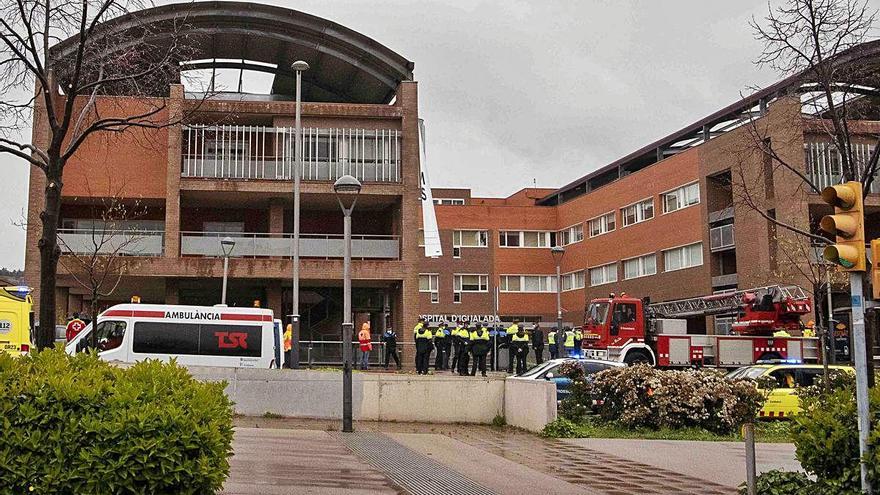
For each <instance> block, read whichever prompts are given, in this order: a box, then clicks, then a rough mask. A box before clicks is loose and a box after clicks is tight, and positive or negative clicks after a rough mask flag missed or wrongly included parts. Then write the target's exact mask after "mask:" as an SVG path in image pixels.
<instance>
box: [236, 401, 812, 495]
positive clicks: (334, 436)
mask: <svg viewBox="0 0 880 495" xmlns="http://www.w3.org/2000/svg"><path fill="white" fill-rule="evenodd" d="M236 424H237V427H236V434H235V441H234V445H233V447H234V450H235V456H234V457H233V459H232V475H231V476H230V479H229V481H228V482H227V484H226V487H225V488H226V491H225V492H224V493H226V494H228V495H232V494H236V495H239V494H240V495H250V494H256V493H266V494H270V495H273V494H281V493H284V494H287V493H307V494H324V493H328V494H329V493H343V494H361V493H411V494H414V495H421V494H426V495H427V494H435V493H443V494H461V495H463V494H467V495H476V494H483V495H490V494H504V495H506V494H512V495H518V494H523V495H526V494H536V493H537V494H542V493H548V494H549V493H553V494H561V495H574V494H597V495H635V494H647V493H651V494H670V495H672V494H675V495H679V494H699V495H721V494H731V495H732V494H735V493H736V489H735V487H736V486H737V485H739V484H740V483H741V482H742V480H743V479H744V478H745V474H744V470H745V468H744V466H745V460H744V454H743V450H742V445H741V444H739V443H734V442H673V441H663V440H644V441H642V440H603V439H571V440H555V439H546V438H541V437H539V436H537V435H534V434H531V433H527V432H524V431H520V430H515V429H512V428H494V427H490V426H480V425H436V424H414V423H373V422H358V423H356V424H355V430H356V432H355V433H354V434H342V433H339V432H338V429H339V426H340V425H339V422H338V421H324V420H302V419H271V418H237V419H236ZM758 461H759V469H760V470H768V469H776V468H782V469H798V468H799V465H798V464H797V461H796V460H795V459H794V454H793V446H791V445H789V444H759V446H758Z"/></svg>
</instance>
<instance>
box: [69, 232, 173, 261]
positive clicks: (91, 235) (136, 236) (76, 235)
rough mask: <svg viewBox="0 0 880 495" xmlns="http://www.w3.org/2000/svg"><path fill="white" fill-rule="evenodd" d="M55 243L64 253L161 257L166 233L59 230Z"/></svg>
mask: <svg viewBox="0 0 880 495" xmlns="http://www.w3.org/2000/svg"><path fill="white" fill-rule="evenodd" d="M58 242H59V244H60V247H61V251H62V252H63V253H65V254H79V255H91V254H101V255H113V256H117V255H122V256H162V253H163V251H164V244H165V232H163V231H158V230H146V231H138V230H97V229H59V230H58Z"/></svg>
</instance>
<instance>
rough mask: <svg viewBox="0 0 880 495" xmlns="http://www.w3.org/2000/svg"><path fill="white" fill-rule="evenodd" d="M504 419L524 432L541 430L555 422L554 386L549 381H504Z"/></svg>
mask: <svg viewBox="0 0 880 495" xmlns="http://www.w3.org/2000/svg"><path fill="white" fill-rule="evenodd" d="M504 419H506V420H507V424H509V425H510V426H516V427H517V428H522V429H524V430H529V431H541V430H543V429H544V426H545V425H546V424H547V423H550V422H552V421H554V420H556V384H555V383H554V382H552V381H549V380H518V379H515V378H507V379H506V380H504Z"/></svg>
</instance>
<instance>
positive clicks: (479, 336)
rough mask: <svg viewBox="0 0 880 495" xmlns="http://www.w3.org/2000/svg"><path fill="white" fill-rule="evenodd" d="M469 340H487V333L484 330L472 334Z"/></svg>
mask: <svg viewBox="0 0 880 495" xmlns="http://www.w3.org/2000/svg"><path fill="white" fill-rule="evenodd" d="M471 340H489V332H487V331H486V329H485V328H484V329H483V330H482V331H481V332H472V333H471Z"/></svg>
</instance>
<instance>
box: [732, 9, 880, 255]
mask: <svg viewBox="0 0 880 495" xmlns="http://www.w3.org/2000/svg"><path fill="white" fill-rule="evenodd" d="M876 17H877V11H876V10H874V9H871V8H870V7H869V2H868V0H784V1H783V2H782V3H781V5H779V6H777V7H773V6H772V5H770V6H768V13H767V15H766V16H765V17H764V18H763V19H761V20H760V21H759V20H757V19H752V22H751V25H752V28H753V29H754V32H755V37H756V39H757V40H758V41H760V42H762V43H763V45H764V49H763V52H762V53H761V56H760V57H759V58H758V59H757V60H756V63H757V65H758V66H760V67H770V68H772V69H774V70H776V71H777V72H778V73H779V74H780V75H781V76H785V77H792V78H793V80H792V81H791V86H790V88H788V91H789V92H790V94H791V95H796V96H797V97H799V98H800V99H801V100H802V107H803V113H802V112H797V114H796V115H794V116H793V119H797V120H799V122H789V124H790V125H791V128H794V129H802V128H804V129H805V130H807V131H810V132H814V133H817V134H820V135H824V136H825V137H826V139H827V143H828V145H827V153H828V156H829V160H833V161H835V162H836V163H837V164H838V168H839V170H840V174H839V175H840V180H841V181H859V182H861V183H862V184H863V187H864V194H865V195H867V194H868V191H869V190H870V187H871V185H872V184H873V182H874V178H875V175H876V174H877V171H878V159H880V146H878V144H880V138H878V136H877V135H870V134H866V133H865V132H864V130H863V128H861V126H860V125H859V124H858V121H860V120H864V119H866V118H872V119H876V115H877V112H878V109H877V107H876V105H875V103H874V102H873V101H872V99H871V98H870V97H876V96H880V93H878V89H877V88H880V71H878V69H877V66H876V64H874V63H872V61H871V60H870V59H866V58H863V57H862V51H863V50H865V49H867V48H866V46H865V45H864V43H865V42H866V41H868V39H869V36H870V31H871V29H872V27H873V25H874V21H875V20H876ZM745 127H746V132H747V133H748V134H749V137H750V139H749V140H748V141H749V143H748V145H747V148H749V150H748V151H756V152H757V154H758V155H760V156H761V157H762V159H763V158H766V159H769V161H770V163H771V167H770V170H772V171H777V172H781V173H783V174H788V175H790V176H793V177H795V178H796V180H797V181H799V182H800V186H799V187H798V193H799V194H818V193H820V192H821V190H822V184H820V183H818V182H817V181H816V177H815V175H814V174H811V173H810V171H808V170H807V169H806V168H805V167H804V164H803V161H802V160H801V159H796V158H793V157H791V156H785V155H784V154H783V153H780V152H779V149H783V148H785V146H778V145H779V144H780V143H774V141H773V140H772V139H771V136H773V135H774V132H773V131H774V130H775V129H774V128H773V126H772V125H770V124H768V123H766V122H763V121H762V119H760V118H753V119H750V120H749V121H748V122H747V124H746V126H745ZM775 137H776V138H778V137H779V136H778V134H776V135H775ZM859 138H861V139H863V140H864V139H868V140H870V141H871V144H873V146H874V149H873V152H872V153H870V155H869V156H864V155H863V154H861V153H860V149H859V147H858V146H857V143H858V140H859ZM748 151H746V153H748ZM752 158H754V157H752ZM799 158H802V155H800V156H799ZM766 173H767V171H766V170H764V171H759V172H758V173H757V174H756V175H752V176H751V179H749V178H748V177H747V176H746V175H745V174H742V173H741V174H737V175H739V178H740V179H742V180H741V181H740V183H739V184H736V193H735V196H736V197H737V203H738V204H739V205H742V206H745V207H747V208H748V209H750V210H752V211H754V212H757V213H758V214H759V215H761V216H762V217H763V218H764V219H765V220H767V221H768V222H771V223H773V224H776V225H778V226H779V227H781V228H782V229H785V230H787V231H789V232H791V233H793V234H795V235H799V236H803V237H806V238H809V239H811V240H812V241H813V242H815V243H818V244H826V243H827V242H828V241H827V240H826V239H825V238H824V237H823V236H821V235H818V234H816V233H815V231H811V230H808V228H807V226H805V225H798V224H795V223H792V222H789V221H787V220H785V219H782V218H776V217H774V216H773V215H771V214H770V213H768V211H767V209H766V208H765V205H764V202H763V198H762V196H761V194H759V193H757V191H759V190H761V189H762V187H763V185H762V184H760V183H762V182H763V181H764V180H766V177H765V175H764V174H766Z"/></svg>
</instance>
